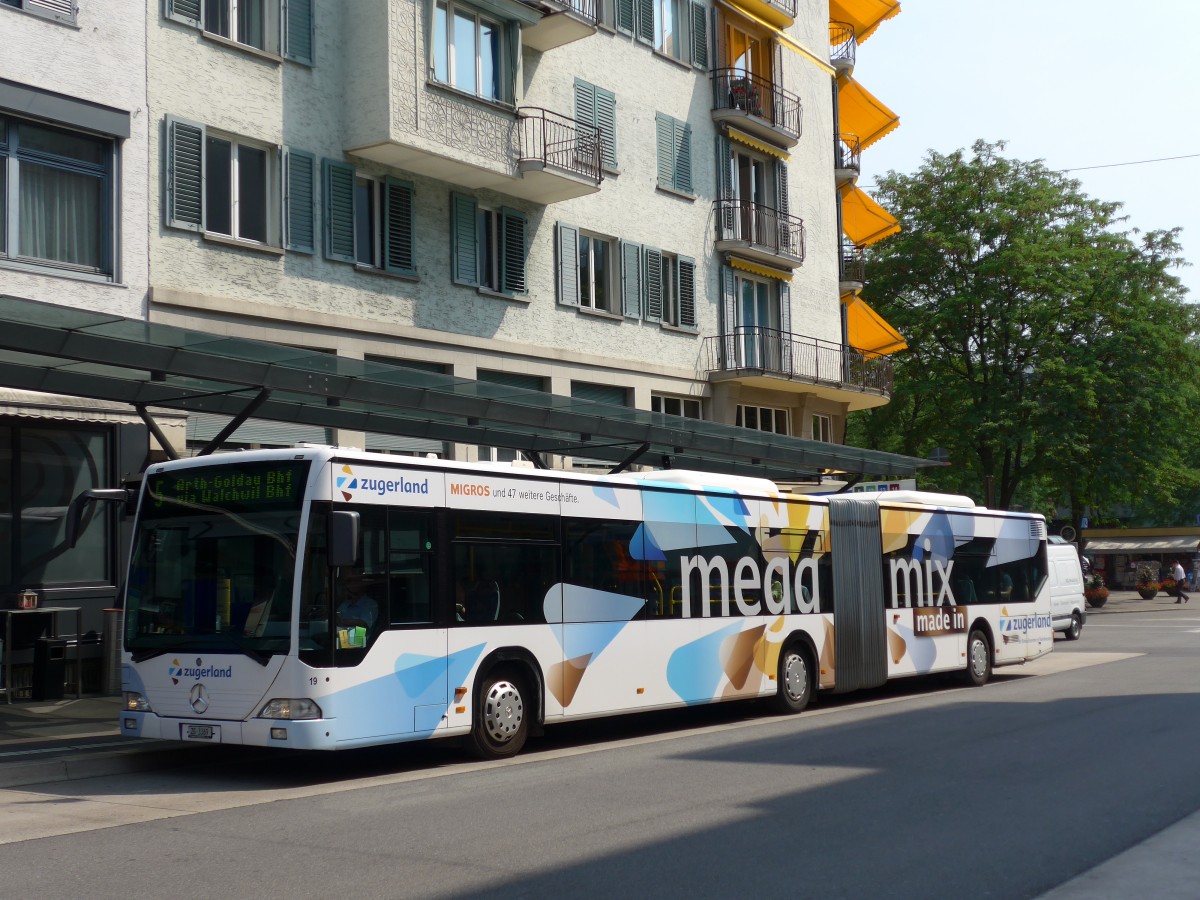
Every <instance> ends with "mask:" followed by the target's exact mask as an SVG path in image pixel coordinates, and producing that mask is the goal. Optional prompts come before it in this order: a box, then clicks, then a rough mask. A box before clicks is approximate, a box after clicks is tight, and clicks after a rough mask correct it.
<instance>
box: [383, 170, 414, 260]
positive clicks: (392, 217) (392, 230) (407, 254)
mask: <svg viewBox="0 0 1200 900" xmlns="http://www.w3.org/2000/svg"><path fill="white" fill-rule="evenodd" d="M383 203H384V211H383V268H384V269H385V270H387V271H388V272H400V273H402V274H405V275H412V274H415V273H416V269H417V267H416V264H415V263H414V261H413V239H414V236H415V234H416V227H415V221H414V217H415V213H414V210H413V206H414V204H413V186H412V184H411V183H410V182H407V181H399V180H397V179H395V178H385V179H384V182H383Z"/></svg>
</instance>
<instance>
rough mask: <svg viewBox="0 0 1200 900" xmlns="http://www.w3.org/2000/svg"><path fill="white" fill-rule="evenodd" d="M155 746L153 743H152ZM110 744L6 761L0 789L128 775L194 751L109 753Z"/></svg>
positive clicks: (178, 760)
mask: <svg viewBox="0 0 1200 900" xmlns="http://www.w3.org/2000/svg"><path fill="white" fill-rule="evenodd" d="M155 743H156V744H157V742H155ZM112 746H114V745H112V744H91V745H89V744H77V745H70V746H60V747H54V748H52V749H47V750H44V751H38V750H33V751H29V755H30V756H31V757H33V756H35V754H37V753H42V752H44V753H45V754H46V755H47V756H46V758H43V759H36V758H31V759H29V760H27V761H20V762H16V761H9V762H5V763H4V764H0V790H3V789H6V788H15V787H26V786H29V785H34V784H49V783H54V782H63V781H76V780H79V779H81V778H99V777H101V776H105V775H128V774H130V773H132V772H144V771H150V770H153V769H161V768H166V767H168V766H178V765H183V764H184V762H185V760H184V759H181V754H187V755H191V754H193V753H195V751H194V750H190V749H189V750H182V749H181V748H179V747H176V746H173V745H167V746H163V745H161V744H157V746H142V745H137V746H128V747H118V748H115V749H111V750H97V749H96V748H98V747H112Z"/></svg>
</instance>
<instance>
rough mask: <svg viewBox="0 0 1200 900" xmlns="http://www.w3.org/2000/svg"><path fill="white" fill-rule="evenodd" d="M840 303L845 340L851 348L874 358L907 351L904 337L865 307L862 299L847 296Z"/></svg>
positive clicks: (906, 342) (854, 295)
mask: <svg viewBox="0 0 1200 900" xmlns="http://www.w3.org/2000/svg"><path fill="white" fill-rule="evenodd" d="M842 302H843V303H845V304H846V338H847V340H848V341H849V342H850V346H851V347H854V348H855V349H856V350H861V351H863V352H864V353H871V354H874V355H876V356H887V355H888V354H889V353H898V352H899V351H901V350H907V349H908V341H906V340H904V336H903V335H901V334H900V332H898V331H897V330H896V329H895V328H893V327H892V326H891V325H889V324H888V323H887V322H885V321H884V319H883V316H881V315H879V313H877V312H875V310H873V309H871V307H869V306H867V304H866V301H864V300H863V298H862V297H859V296H858V295H857V294H847V295H846V296H845V297H843V298H842Z"/></svg>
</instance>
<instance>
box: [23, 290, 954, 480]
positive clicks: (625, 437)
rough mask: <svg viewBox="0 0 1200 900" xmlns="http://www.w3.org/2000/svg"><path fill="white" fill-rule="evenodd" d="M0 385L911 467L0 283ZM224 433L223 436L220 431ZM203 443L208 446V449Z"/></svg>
mask: <svg viewBox="0 0 1200 900" xmlns="http://www.w3.org/2000/svg"><path fill="white" fill-rule="evenodd" d="M0 385H5V386H8V387H14V388H20V389H24V390H36V391H45V392H47V393H54V394H66V395H70V396H79V397H92V398H97V399H102V400H112V401H117V402H121V403H128V404H130V405H132V406H134V407H135V408H137V409H138V410H139V412H141V413H142V415H143V418H146V419H147V423H148V424H150V426H151V427H152V428H154V427H155V426H154V424H153V420H152V418H151V417H150V415H149V413H147V408H150V407H153V408H162V409H171V410H179V411H183V412H193V411H194V412H207V413H216V414H219V415H227V416H230V417H233V418H234V419H235V420H237V419H239V418H241V419H244V418H245V417H247V416H249V415H250V414H253V416H254V417H255V418H257V419H269V420H275V421H281V422H290V423H295V424H302V425H310V426H314V427H322V428H338V429H346V430H351V431H362V432H378V433H383V434H395V435H402V436H405V437H414V438H422V439H426V440H432V441H442V442H449V443H466V444H482V445H488V446H495V447H502V448H506V449H512V450H517V451H520V452H522V453H523V454H525V455H526V456H527V457H529V458H530V459H531V460H533V461H534V463H535V464H544V457H545V454H551V453H553V454H568V455H574V456H580V457H585V458H587V459H589V460H591V459H595V460H603V461H605V462H607V463H611V464H613V466H614V468H620V467H623V466H626V465H628V464H631V463H636V464H638V465H648V466H652V467H670V468H676V469H696V470H700V471H707V472H725V473H731V474H742V475H751V476H757V477H760V478H769V479H772V480H775V481H782V482H795V481H807V480H814V479H815V480H820V479H821V478H822V477H823V476H835V475H836V476H839V477H845V476H850V477H852V478H853V477H854V476H859V477H861V476H866V475H871V476H876V477H879V476H883V477H894V476H911V475H913V474H914V473H915V472H916V471H917V470H918V469H920V468H923V467H928V466H936V465H939V464H938V463H936V462H934V461H932V460H926V459H917V458H914V457H908V456H901V455H899V454H894V453H884V452H881V451H875V450H864V449H859V448H855V447H844V446H840V445H837V444H828V443H823V442H819V441H810V440H803V439H800V438H794V437H788V436H783V435H776V434H770V433H766V432H760V431H752V430H748V429H745V428H738V427H735V426H732V425H723V424H717V423H714V422H705V421H700V420H696V419H685V418H682V417H679V416H669V415H665V414H662V413H654V412H649V411H646V410H640V409H632V408H629V407H625V406H616V405H612V404H607V403H597V402H593V401H589V400H581V399H576V398H572V397H564V396H561V395H556V394H550V393H546V392H542V391H531V390H524V389H521V388H515V387H508V386H505V385H498V384H490V383H485V382H477V381H471V380H469V379H464V378H456V377H454V376H450V375H441V374H435V373H430V372H423V371H418V370H414V369H406V368H404V367H403V366H400V365H392V364H388V363H381V362H377V361H366V360H361V359H350V358H348V357H344V356H337V355H335V354H331V353H320V352H315V351H310V350H304V349H299V348H295V347H290V346H286V345H283V344H274V343H269V342H266V341H253V340H247V339H243V338H232V337H224V336H220V335H213V334H208V333H206V332H202V331H196V330H190V329H184V328H179V327H176V326H173V325H164V324H161V323H154V322H146V321H144V320H141V319H129V318H122V317H119V316H115V315H111V314H106V313H99V312H92V311H86V310H78V309H73V308H70V307H65V306H58V305H52V304H47V303H39V302H36V301H32V300H25V299H21V298H17V297H11V296H6V295H0ZM228 437H229V435H225V438H226V439H227V438H228ZM211 449H215V448H213V447H210V448H206V450H211Z"/></svg>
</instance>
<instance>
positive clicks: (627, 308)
mask: <svg viewBox="0 0 1200 900" xmlns="http://www.w3.org/2000/svg"><path fill="white" fill-rule="evenodd" d="M621 308H622V310H623V311H624V313H625V315H627V316H628V317H629V318H631V319H640V318H641V316H642V245H641V244H635V243H633V242H632V241H621Z"/></svg>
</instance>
